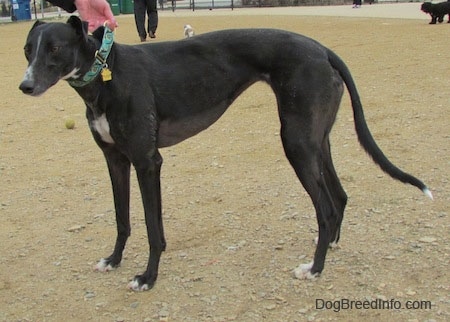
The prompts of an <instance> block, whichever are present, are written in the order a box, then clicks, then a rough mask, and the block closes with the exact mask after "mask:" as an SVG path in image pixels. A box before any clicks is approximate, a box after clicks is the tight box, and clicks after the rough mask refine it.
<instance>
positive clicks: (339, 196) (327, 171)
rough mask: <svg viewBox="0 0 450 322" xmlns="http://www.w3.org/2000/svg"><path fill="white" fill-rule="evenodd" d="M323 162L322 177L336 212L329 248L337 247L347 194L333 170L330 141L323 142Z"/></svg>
mask: <svg viewBox="0 0 450 322" xmlns="http://www.w3.org/2000/svg"><path fill="white" fill-rule="evenodd" d="M322 153H323V161H324V177H325V180H326V182H327V187H328V189H329V190H330V194H331V197H332V198H333V202H334V206H335V207H336V210H337V216H338V217H337V221H336V225H335V227H334V229H333V230H332V233H331V240H330V248H333V247H335V246H337V243H338V242H339V238H340V233H341V224H342V220H343V219H344V211H345V206H346V205H347V194H346V193H345V191H344V188H342V185H341V182H340V180H339V178H338V176H337V174H336V170H335V169H334V165H333V160H332V157H331V150H330V140H329V139H327V140H324V142H323V148H322Z"/></svg>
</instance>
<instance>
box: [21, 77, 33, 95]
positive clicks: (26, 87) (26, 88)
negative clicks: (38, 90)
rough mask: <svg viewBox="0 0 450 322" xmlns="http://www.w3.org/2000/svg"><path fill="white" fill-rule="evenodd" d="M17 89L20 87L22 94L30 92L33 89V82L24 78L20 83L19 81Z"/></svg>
mask: <svg viewBox="0 0 450 322" xmlns="http://www.w3.org/2000/svg"><path fill="white" fill-rule="evenodd" d="M19 89H20V90H21V91H22V92H23V93H24V94H32V93H33V91H34V84H33V82H32V81H30V80H24V81H23V82H22V83H20V85H19Z"/></svg>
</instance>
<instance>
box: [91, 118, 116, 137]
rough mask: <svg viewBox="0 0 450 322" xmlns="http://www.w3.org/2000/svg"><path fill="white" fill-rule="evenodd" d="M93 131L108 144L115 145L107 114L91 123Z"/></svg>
mask: <svg viewBox="0 0 450 322" xmlns="http://www.w3.org/2000/svg"><path fill="white" fill-rule="evenodd" d="M90 126H91V129H92V130H93V131H95V132H97V133H98V134H99V135H100V137H101V139H102V140H103V141H104V142H106V143H111V144H112V143H114V140H113V138H112V136H111V134H110V132H109V130H110V129H109V123H108V120H107V118H106V115H105V114H102V115H100V116H99V117H97V118H95V119H93V120H91V122H90Z"/></svg>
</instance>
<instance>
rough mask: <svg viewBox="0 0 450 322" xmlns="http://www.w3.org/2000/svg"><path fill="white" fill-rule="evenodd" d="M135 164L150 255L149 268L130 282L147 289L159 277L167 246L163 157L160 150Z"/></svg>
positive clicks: (132, 284)
mask: <svg viewBox="0 0 450 322" xmlns="http://www.w3.org/2000/svg"><path fill="white" fill-rule="evenodd" d="M142 162H144V160H142V161H141V162H140V163H139V164H135V163H133V164H134V165H135V168H136V173H137V177H138V182H139V187H140V190H141V195H142V202H143V204H144V211H145V224H146V226H147V237H148V242H149V246H150V256H149V259H148V264H147V269H146V271H145V272H144V273H143V274H142V275H136V276H135V277H134V279H133V281H131V282H130V283H129V284H128V287H129V288H130V289H133V290H135V291H145V290H148V289H151V288H152V287H153V286H154V284H155V282H156V279H157V277H158V267H159V261H160V258H161V253H162V252H163V251H164V250H165V248H166V240H165V238H164V230H163V223H162V209H161V208H162V206H161V181H160V173H161V165H162V157H161V155H160V154H159V152H158V151H156V152H155V153H154V154H153V156H151V157H148V158H146V159H145V162H148V164H144V163H142Z"/></svg>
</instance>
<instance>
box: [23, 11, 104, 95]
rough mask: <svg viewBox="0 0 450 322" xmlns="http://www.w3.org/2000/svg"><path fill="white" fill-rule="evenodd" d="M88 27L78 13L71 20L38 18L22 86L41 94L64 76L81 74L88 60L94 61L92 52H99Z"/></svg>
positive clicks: (31, 34) (29, 40)
mask: <svg viewBox="0 0 450 322" xmlns="http://www.w3.org/2000/svg"><path fill="white" fill-rule="evenodd" d="M87 30H88V25H87V23H85V22H82V21H81V20H80V19H79V18H78V17H76V16H72V17H70V18H69V20H68V21H67V23H45V22H41V21H36V23H35V24H34V25H33V27H32V28H31V30H30V32H29V34H28V37H27V41H26V44H25V47H24V51H25V57H26V59H27V60H28V68H27V70H26V72H25V76H24V78H23V81H22V83H21V84H20V86H19V88H20V90H22V92H24V93H25V94H28V95H32V96H39V95H41V94H43V93H44V92H45V91H46V90H47V89H49V88H50V87H51V86H53V85H55V84H56V83H57V82H58V81H59V80H60V79H70V78H77V77H79V76H80V75H79V74H78V73H79V72H80V70H81V69H83V68H85V67H84V65H85V62H84V60H85V59H88V60H89V59H90V61H91V62H92V60H93V54H91V52H92V51H94V52H95V48H94V47H95V46H94V45H93V44H92V43H91V42H89V37H88V33H87ZM88 64H89V63H88ZM89 66H90V65H89Z"/></svg>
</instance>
